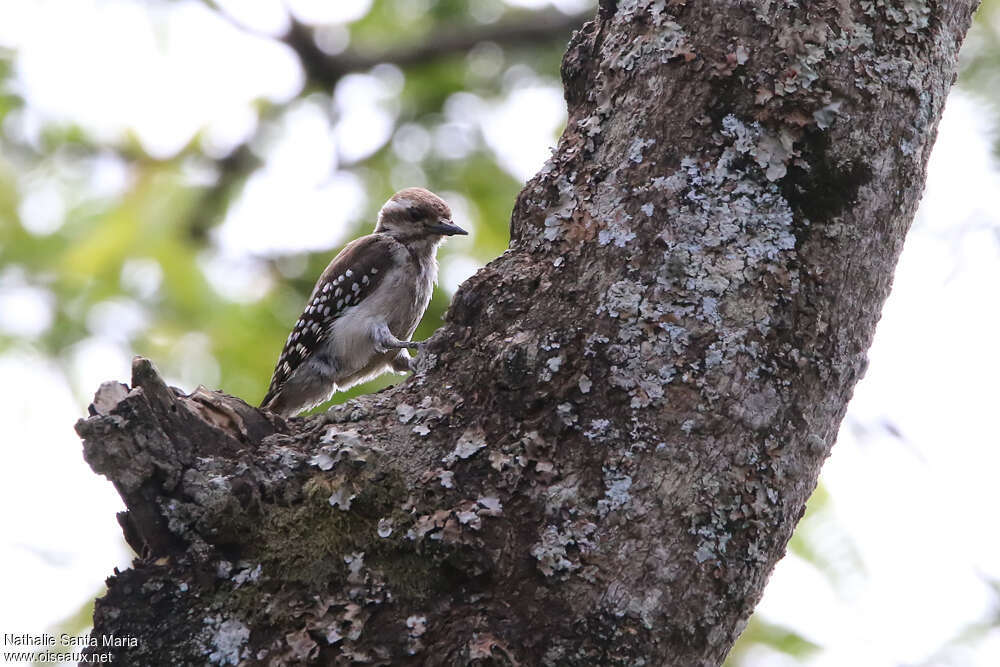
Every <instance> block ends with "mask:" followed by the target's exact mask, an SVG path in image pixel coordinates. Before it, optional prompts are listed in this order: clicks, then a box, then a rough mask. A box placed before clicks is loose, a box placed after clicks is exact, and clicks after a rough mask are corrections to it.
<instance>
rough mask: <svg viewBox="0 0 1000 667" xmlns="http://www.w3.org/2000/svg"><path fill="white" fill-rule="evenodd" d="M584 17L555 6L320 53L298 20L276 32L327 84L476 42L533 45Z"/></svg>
mask: <svg viewBox="0 0 1000 667" xmlns="http://www.w3.org/2000/svg"><path fill="white" fill-rule="evenodd" d="M587 18H589V13H588V14H563V13H561V12H557V11H539V12H533V14H532V16H531V17H530V18H529V19H522V20H516V21H504V22H498V23H496V24H493V25H486V26H474V27H472V26H462V27H451V28H445V29H442V30H439V31H437V32H435V33H433V34H431V35H428V36H427V37H426V38H424V39H423V40H422V41H421V43H419V44H416V45H413V46H406V47H400V48H395V49H390V50H387V51H382V52H379V53H362V52H350V51H348V52H345V53H341V54H337V55H330V54H327V53H325V52H324V51H323V50H322V49H320V48H319V46H317V45H316V40H315V38H314V36H313V31H312V29H311V28H309V27H308V26H306V25H304V24H303V23H301V22H298V21H294V20H293V21H292V25H291V28H290V29H289V30H288V32H287V33H286V34H285V36H284V37H282V40H281V41H283V42H284V43H285V44H287V45H288V46H289V47H291V48H292V50H294V51H295V53H297V54H298V56H299V59H300V60H301V61H302V67H303V69H305V71H306V76H307V78H308V79H309V81H310V82H312V83H313V84H315V85H321V86H324V87H326V88H331V87H333V86H334V85H336V83H337V81H339V80H340V78H341V77H342V76H344V75H345V74H349V73H351V72H363V71H366V70H369V69H371V68H372V67H374V66H375V65H378V64H381V63H390V64H393V65H396V66H398V67H404V68H405V67H411V66H415V65H422V64H426V63H430V62H433V61H435V60H441V59H444V58H450V57H453V56H456V55H464V54H465V53H468V51H469V50H470V49H471V48H472V47H474V46H476V45H477V44H480V43H482V42H493V43H495V44H497V45H499V46H504V47H516V46H528V45H532V46H537V45H538V44H541V43H551V42H556V41H560V40H561V41H562V42H563V43H565V42H566V41H568V40H569V37H570V34H571V33H572V31H573V30H574V29H576V28H579V27H580V26H581V25H582V24H583V22H584V21H585V20H586V19H587Z"/></svg>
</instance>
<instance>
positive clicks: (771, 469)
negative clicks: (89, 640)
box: [77, 0, 974, 666]
mask: <svg viewBox="0 0 1000 667" xmlns="http://www.w3.org/2000/svg"><path fill="white" fill-rule="evenodd" d="M798 4H801V5H803V6H802V7H799V6H797V5H798ZM973 8H974V3H973V2H969V1H965V2H947V3H946V2H937V1H929V2H921V1H920V0H916V1H914V2H906V3H899V2H883V1H881V0H870V1H865V2H847V1H837V2H833V1H831V2H810V3H779V2H762V3H723V2H717V3H688V4H685V3H684V2H670V3H667V2H664V1H663V0H660V1H649V0H646V1H643V0H631V1H628V2H624V1H623V2H619V3H617V6H616V3H614V2H602V4H601V9H600V11H599V13H598V16H597V18H596V20H595V21H593V22H592V23H589V24H587V25H586V26H585V27H584V28H583V29H582V30H581V31H580V32H579V33H577V34H576V35H575V36H574V38H573V41H572V42H571V44H570V48H569V51H568V53H567V54H566V57H565V60H564V64H563V78H564V83H565V86H566V98H567V102H568V106H569V122H568V125H567V129H566V131H565V133H564V135H563V137H562V139H561V140H560V143H559V146H558V149H557V150H556V152H555V154H554V155H553V157H552V159H551V160H550V162H549V163H548V164H546V166H545V167H544V168H543V169H542V171H541V172H540V173H539V175H538V176H536V177H535V178H534V179H533V180H532V181H531V182H529V183H528V185H527V186H526V187H525V189H524V191H523V192H522V193H521V195H520V197H519V198H518V201H517V204H516V206H515V208H514V212H513V216H512V220H511V236H512V240H511V247H510V250H509V251H508V252H506V253H505V254H504V255H503V256H502V257H500V258H498V259H497V260H495V261H494V262H492V263H491V264H490V265H489V266H488V267H486V268H485V269H484V270H482V271H480V272H479V273H478V274H476V275H475V276H474V277H473V278H471V279H470V280H469V281H467V282H466V283H465V284H464V285H463V286H462V288H461V289H460V290H459V292H458V294H457V295H456V297H455V299H454V303H453V304H452V307H451V309H450V311H449V315H448V322H447V324H446V326H445V327H443V328H442V329H441V330H440V331H439V332H438V333H437V334H436V335H435V336H434V338H433V342H432V343H431V345H430V346H429V349H428V351H427V352H426V353H425V354H424V355H423V356H422V358H421V361H420V368H419V370H418V372H417V373H416V374H415V376H414V377H412V378H410V379H408V380H407V381H405V382H403V383H402V384H401V385H400V386H398V387H395V388H393V389H390V390H387V391H383V392H381V393H379V394H376V395H371V396H366V397H363V398H361V399H358V400H355V401H352V402H350V403H348V404H346V405H343V406H338V407H335V408H332V409H331V410H330V411H329V412H328V413H326V414H325V415H323V416H321V417H317V418H311V419H293V420H289V421H288V422H283V421H280V420H277V419H276V418H274V417H270V416H268V415H263V414H261V413H260V412H258V411H257V410H255V409H254V408H251V407H249V406H247V405H245V404H244V403H242V402H241V401H240V400H239V399H234V398H231V397H225V396H223V395H220V394H212V393H208V392H199V393H198V394H196V395H195V396H192V397H184V396H182V395H180V393H179V392H177V391H172V390H169V389H168V388H167V387H166V386H165V385H164V384H163V383H162V381H161V380H160V379H159V378H158V376H156V374H155V372H154V371H153V370H152V367H151V366H150V365H149V364H148V362H145V361H142V360H139V361H137V363H136V366H135V369H134V371H135V375H134V378H133V382H132V387H131V389H129V388H127V387H124V386H122V385H105V386H104V387H103V388H102V390H101V391H100V392H98V397H97V399H95V406H94V408H93V413H94V414H93V416H91V417H90V418H89V419H87V420H85V421H81V422H80V423H79V424H78V426H77V428H78V431H79V432H80V434H81V436H82V437H83V438H84V443H85V455H86V457H87V460H88V461H89V462H90V464H91V465H92V466H93V468H94V469H95V470H96V471H97V472H99V473H101V474H104V475H106V476H107V477H108V478H110V479H111V480H112V481H113V482H114V483H115V485H116V486H117V488H118V489H119V491H120V492H121V494H122V496H123V497H124V499H125V502H126V505H127V506H128V509H129V512H128V514H127V516H126V517H125V518H124V520H123V526H124V527H125V532H126V535H127V536H128V538H129V540H130V542H131V543H132V544H133V545H134V546H136V548H137V549H140V550H141V551H142V553H143V555H144V558H142V559H140V560H138V561H137V562H136V563H135V566H134V567H133V568H132V569H130V570H128V571H125V572H121V573H117V574H116V575H115V576H114V577H112V578H111V579H110V580H109V591H108V594H107V595H106V597H104V598H102V599H100V600H98V603H97V608H96V611H95V635H98V636H99V635H106V634H110V633H115V634H117V635H129V636H133V637H136V638H138V646H136V647H125V648H122V649H120V650H119V653H118V657H119V659H120V660H121V661H122V663H123V664H143V665H147V664H148V665H152V664H182V663H192V664H202V663H206V662H209V663H217V664H235V663H246V664H258V663H260V664H299V663H303V662H309V661H320V662H329V663H350V662H352V661H353V662H360V663H364V662H368V663H384V664H387V663H390V662H391V663H392V664H442V665H444V664H447V665H451V664H471V663H475V664H521V665H535V664H551V665H556V664H567V665H569V664H579V665H592V664H621V665H626V664H627V665H639V664H646V665H664V664H671V665H684V666H687V665H717V664H719V663H721V662H722V660H723V659H724V657H725V655H726V653H727V651H728V650H729V648H730V646H731V645H732V643H733V641H734V640H735V638H736V637H737V636H738V634H739V632H740V631H741V629H742V628H743V626H744V624H745V622H746V620H747V618H748V617H749V615H750V613H751V612H752V610H753V608H754V605H755V604H756V602H757V601H758V599H759V598H760V595H761V592H762V590H763V587H764V584H765V582H766V580H767V577H768V574H769V573H770V572H771V570H772V568H773V566H774V564H775V563H776V562H777V560H778V559H779V558H781V556H782V554H783V553H784V549H785V544H786V542H787V540H788V538H789V536H790V535H791V532H792V530H793V528H794V527H795V523H796V521H797V520H798V518H799V517H800V516H801V515H802V511H803V507H804V504H805V501H806V499H807V497H808V496H809V494H810V492H811V491H812V489H813V487H814V485H815V483H816V478H817V475H818V474H819V469H820V466H821V464H822V462H823V460H824V459H825V457H826V456H827V455H828V453H829V451H830V447H831V445H832V443H833V440H834V437H835V435H836V433H837V427H838V424H839V423H840V420H841V418H842V416H843V414H844V410H845V406H846V404H847V401H848V399H849V397H850V395H851V391H852V388H853V386H854V384H855V382H856V381H857V380H858V378H859V377H860V376H861V374H862V373H863V370H864V366H865V352H866V350H867V348H868V346H869V343H870V341H871V337H872V333H873V330H874V327H875V324H876V321H877V320H878V316H879V311H880V308H881V306H882V303H883V301H884V299H885V297H886V295H887V294H888V291H889V287H890V283H891V276H892V271H893V268H894V265H895V262H896V258H897V255H898V254H899V251H900V248H901V246H902V243H903V237H904V234H905V232H906V229H907V227H908V225H909V224H910V221H911V219H912V217H913V214H914V211H915V209H916V206H917V201H918V199H919V197H920V193H921V189H922V186H923V182H924V170H925V163H926V159H927V155H928V153H929V151H930V147H931V145H932V143H933V139H934V136H935V128H936V124H937V121H938V119H939V117H940V114H941V110H942V106H943V104H944V101H945V96H946V95H947V92H948V89H949V87H950V85H951V83H952V81H953V79H954V75H955V68H956V55H957V52H958V48H959V45H960V43H961V41H962V38H963V36H964V34H965V31H966V29H967V27H968V24H969V20H970V15H971V12H972V10H973Z"/></svg>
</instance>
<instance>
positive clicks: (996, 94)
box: [958, 0, 1000, 159]
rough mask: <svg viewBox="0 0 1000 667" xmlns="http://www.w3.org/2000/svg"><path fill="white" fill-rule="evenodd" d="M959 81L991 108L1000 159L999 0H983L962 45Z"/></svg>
mask: <svg viewBox="0 0 1000 667" xmlns="http://www.w3.org/2000/svg"><path fill="white" fill-rule="evenodd" d="M958 85H959V86H960V87H961V88H962V89H963V90H966V91H968V92H970V93H973V94H974V95H976V96H977V97H979V98H980V99H981V100H983V101H984V102H986V103H987V104H988V105H989V106H990V108H991V110H992V111H993V153H994V155H996V156H997V158H998V159H1000V132H998V131H997V130H998V128H1000V0H982V3H981V4H980V5H979V9H978V10H977V11H976V15H975V17H974V19H973V22H972V28H971V29H970V30H969V34H968V37H966V41H965V46H964V48H963V49H962V53H961V61H960V70H959V75H958Z"/></svg>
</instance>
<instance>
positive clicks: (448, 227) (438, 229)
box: [429, 220, 469, 236]
mask: <svg viewBox="0 0 1000 667" xmlns="http://www.w3.org/2000/svg"><path fill="white" fill-rule="evenodd" d="M429 229H430V230H431V231H432V232H434V233H435V234H440V235H441V236H455V235H456V234H461V235H462V236H466V235H468V233H469V232H467V231H465V230H464V229H462V228H461V227H459V226H458V225H456V224H455V223H454V222H452V221H451V220H438V222H437V224H434V225H431V226H430V227H429Z"/></svg>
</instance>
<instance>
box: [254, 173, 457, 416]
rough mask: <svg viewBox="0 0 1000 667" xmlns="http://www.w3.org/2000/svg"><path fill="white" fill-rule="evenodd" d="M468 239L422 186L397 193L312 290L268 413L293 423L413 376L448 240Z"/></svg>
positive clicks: (275, 380)
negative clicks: (357, 390) (361, 391)
mask: <svg viewBox="0 0 1000 667" xmlns="http://www.w3.org/2000/svg"><path fill="white" fill-rule="evenodd" d="M455 234H468V232H466V231H465V230H464V229H462V228H461V227H459V226H458V225H456V224H455V223H454V222H452V220H451V209H449V208H448V205H447V204H446V203H445V202H444V200H442V199H441V198H440V197H438V196H437V195H435V194H433V193H432V192H429V191H427V190H424V189H423V188H407V189H405V190H400V191H399V192H397V193H396V194H394V195H393V196H392V197H391V198H390V199H389V201H387V202H386V203H385V205H384V206H383V207H382V210H381V211H379V214H378V222H377V223H376V225H375V231H374V233H372V234H369V235H367V236H362V237H361V238H359V239H355V240H354V241H351V242H350V243H348V244H347V245H346V246H345V247H344V249H343V250H341V251H340V253H338V254H337V256H336V257H334V258H333V261H331V262H330V264H329V265H328V266H327V267H326V270H325V271H323V274H322V275H321V276H320V277H319V280H318V281H317V282H316V286H315V287H313V291H312V294H311V295H310V296H309V301H308V303H307V304H306V308H305V311H304V312H303V313H302V316H301V317H299V320H298V322H296V323H295V328H294V329H292V332H291V334H289V336H288V340H287V341H285V347H284V349H282V351H281V356H280V357H279V358H278V363H277V366H276V367H275V369H274V375H273V376H272V378H271V386H270V388H269V389H268V390H267V395H266V396H264V400H263V401H262V402H261V407H262V408H264V409H266V410H270V411H271V412H275V413H277V414H279V415H282V416H284V417H289V416H293V415H296V414H298V413H299V412H302V411H303V410H307V409H309V408H312V407H315V406H317V405H319V404H320V403H323V402H324V401H327V400H329V398H330V397H331V396H333V394H334V392H336V391H337V390H341V391H342V390H345V389H347V388H348V387H350V386H352V385H355V384H358V383H359V382H364V381H365V380H370V379H371V378H373V377H375V376H377V375H381V374H382V373H385V372H386V371H389V370H392V371H395V372H397V373H404V372H406V371H408V370H412V359H411V357H410V355H409V354H408V353H407V348H417V347H419V343H414V342H410V340H409V339H410V336H412V335H413V331H414V330H415V329H416V328H417V323H418V322H420V318H421V317H423V314H424V311H425V310H426V309H427V304H428V303H429V302H430V299H431V291H432V290H433V289H434V284H435V283H436V282H437V272H438V264H437V259H436V257H435V254H436V253H437V249H438V246H439V245H441V242H442V241H443V240H444V237H446V236H453V235H455Z"/></svg>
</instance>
